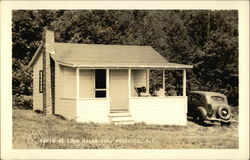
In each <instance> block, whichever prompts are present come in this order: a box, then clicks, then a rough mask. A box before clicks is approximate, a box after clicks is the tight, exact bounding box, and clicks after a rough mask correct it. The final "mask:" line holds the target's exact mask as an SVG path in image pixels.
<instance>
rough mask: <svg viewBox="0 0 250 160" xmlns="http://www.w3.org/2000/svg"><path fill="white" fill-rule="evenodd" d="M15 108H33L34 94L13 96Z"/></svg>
mask: <svg viewBox="0 0 250 160" xmlns="http://www.w3.org/2000/svg"><path fill="white" fill-rule="evenodd" d="M12 102H13V105H12V106H13V108H19V109H32V96H26V95H19V96H16V95H15V96H13V97H12Z"/></svg>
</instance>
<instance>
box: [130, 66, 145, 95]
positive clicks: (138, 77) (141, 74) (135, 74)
mask: <svg viewBox="0 0 250 160" xmlns="http://www.w3.org/2000/svg"><path fill="white" fill-rule="evenodd" d="M132 82H133V85H132V96H133V97H137V96H138V94H137V93H136V91H135V89H134V88H135V87H142V86H144V87H147V71H146V70H132Z"/></svg>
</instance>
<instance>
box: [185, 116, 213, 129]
mask: <svg viewBox="0 0 250 160" xmlns="http://www.w3.org/2000/svg"><path fill="white" fill-rule="evenodd" d="M187 120H188V121H190V122H193V123H195V124H197V125H200V126H203V127H213V126H214V123H206V122H203V123H198V122H196V121H195V120H194V119H193V117H189V116H188V117H187Z"/></svg>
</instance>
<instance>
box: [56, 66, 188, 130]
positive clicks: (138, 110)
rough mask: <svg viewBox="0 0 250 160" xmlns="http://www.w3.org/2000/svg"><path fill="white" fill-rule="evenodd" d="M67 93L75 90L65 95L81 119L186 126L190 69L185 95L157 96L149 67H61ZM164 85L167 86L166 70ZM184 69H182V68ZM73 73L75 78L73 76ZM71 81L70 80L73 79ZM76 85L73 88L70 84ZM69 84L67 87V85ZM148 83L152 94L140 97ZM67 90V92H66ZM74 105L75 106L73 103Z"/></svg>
mask: <svg viewBox="0 0 250 160" xmlns="http://www.w3.org/2000/svg"><path fill="white" fill-rule="evenodd" d="M61 70H62V73H63V74H62V76H63V77H62V79H63V82H64V87H63V88H64V89H63V92H64V93H65V91H67V92H68V91H69V89H70V90H72V92H75V94H74V93H73V94H71V95H75V97H74V96H73V97H71V98H69V97H67V96H66V97H65V96H63V97H61V99H62V100H63V101H64V103H65V104H66V103H71V104H72V105H73V104H75V116H76V118H75V119H76V121H77V122H91V121H92V122H98V123H112V122H114V123H126V124H130V123H134V122H145V123H148V124H173V125H174V124H175V125H186V113H187V97H186V69H181V71H182V72H183V87H182V89H183V91H182V93H183V94H182V95H181V96H164V97H156V96H152V95H150V93H149V85H150V84H149V83H150V80H149V77H150V69H149V68H80V67H77V68H72V67H65V66H61ZM158 70H162V71H163V72H162V73H163V74H162V79H163V82H162V87H163V88H165V70H166V69H159V68H158ZM179 70H180V69H179ZM69 75H71V78H70V79H69V77H70V76H69ZM69 81H70V82H69ZM69 83H71V84H74V85H73V86H71V87H70V88H69V87H67V84H69ZM65 86H66V87H65ZM142 86H145V87H146V88H147V90H146V92H147V93H148V95H149V96H147V97H139V96H138V94H137V93H136V91H135V88H136V87H142ZM64 93H63V95H65V94H64ZM73 106H74V105H73Z"/></svg>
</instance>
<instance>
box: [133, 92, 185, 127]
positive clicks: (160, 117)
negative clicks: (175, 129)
mask: <svg viewBox="0 0 250 160" xmlns="http://www.w3.org/2000/svg"><path fill="white" fill-rule="evenodd" d="M129 110H130V113H131V114H132V117H133V119H134V120H135V121H136V122H145V123H147V124H168V125H186V123H187V115H186V114H187V97H184V96H180V97H177V96H176V97H164V98H160V97H140V98H139V97H138V98H130V99H129Z"/></svg>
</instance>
